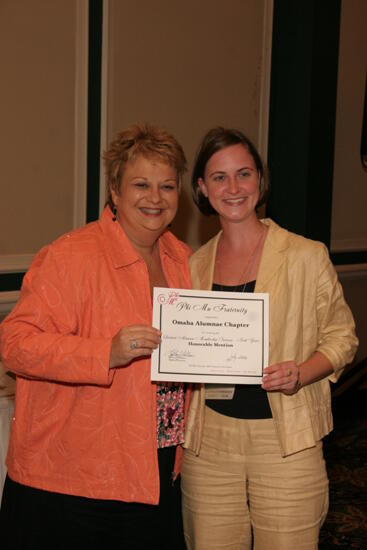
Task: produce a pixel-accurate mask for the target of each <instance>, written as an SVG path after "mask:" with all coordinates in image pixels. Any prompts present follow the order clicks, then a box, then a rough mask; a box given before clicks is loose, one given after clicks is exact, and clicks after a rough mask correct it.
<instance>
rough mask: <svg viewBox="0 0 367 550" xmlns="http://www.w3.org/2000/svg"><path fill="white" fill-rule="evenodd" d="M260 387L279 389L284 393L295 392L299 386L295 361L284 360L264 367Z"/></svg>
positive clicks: (270, 389) (272, 389)
mask: <svg viewBox="0 0 367 550" xmlns="http://www.w3.org/2000/svg"><path fill="white" fill-rule="evenodd" d="M261 387H262V388H263V389H264V390H266V391H281V392H282V393H284V394H285V395H293V394H294V393H297V391H298V390H299V389H300V387H301V381H300V377H299V368H298V365H297V363H296V362H295V361H284V362H283V363H274V365H270V366H269V367H266V368H265V369H264V376H263V382H262V385H261Z"/></svg>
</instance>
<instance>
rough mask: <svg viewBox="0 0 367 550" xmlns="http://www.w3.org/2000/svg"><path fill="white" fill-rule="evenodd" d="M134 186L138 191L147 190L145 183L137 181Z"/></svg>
mask: <svg viewBox="0 0 367 550" xmlns="http://www.w3.org/2000/svg"><path fill="white" fill-rule="evenodd" d="M134 186H135V187H137V188H138V189H147V188H148V184H147V182H146V181H137V182H135V183H134Z"/></svg>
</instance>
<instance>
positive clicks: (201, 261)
mask: <svg viewBox="0 0 367 550" xmlns="http://www.w3.org/2000/svg"><path fill="white" fill-rule="evenodd" d="M260 221H261V223H263V224H265V225H266V226H267V227H268V228H269V230H268V234H267V236H266V240H265V243H264V248H263V252H262V256H261V261H260V266H259V271H258V274H257V278H256V288H255V291H256V292H266V290H265V289H266V287H267V285H268V283H269V281H270V280H271V279H272V278H273V277H275V276H276V274H277V272H278V270H279V269H280V267H281V266H282V264H283V262H284V260H285V255H284V251H285V250H286V249H287V248H288V246H289V233H288V231H286V230H285V229H283V228H281V227H279V225H277V224H276V223H275V222H273V221H272V220H271V219H270V218H266V219H263V220H260ZM221 234H222V231H219V233H218V234H217V235H215V237H213V238H212V239H210V241H208V242H207V243H206V244H204V245H203V246H202V247H201V248H200V249H199V250H198V251H197V252H196V253H195V254H194V256H193V258H192V262H190V264H191V265H195V269H194V270H193V273H192V276H193V281H192V282H193V287H194V288H198V286H197V285H200V288H203V289H206V290H210V289H211V288H212V284H213V276H214V264H215V257H216V253H217V247H218V243H219V239H220V237H221ZM196 279H197V280H196Z"/></svg>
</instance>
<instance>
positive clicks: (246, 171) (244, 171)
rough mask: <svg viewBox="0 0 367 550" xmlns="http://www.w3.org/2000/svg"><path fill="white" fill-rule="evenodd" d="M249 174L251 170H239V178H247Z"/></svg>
mask: <svg viewBox="0 0 367 550" xmlns="http://www.w3.org/2000/svg"><path fill="white" fill-rule="evenodd" d="M249 176H251V172H250V171H249V170H241V172H240V173H239V177H240V178H248V177H249Z"/></svg>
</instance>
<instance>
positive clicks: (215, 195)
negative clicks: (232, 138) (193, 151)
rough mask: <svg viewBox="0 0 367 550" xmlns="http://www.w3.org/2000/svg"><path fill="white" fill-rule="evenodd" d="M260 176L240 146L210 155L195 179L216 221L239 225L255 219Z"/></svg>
mask: <svg viewBox="0 0 367 550" xmlns="http://www.w3.org/2000/svg"><path fill="white" fill-rule="evenodd" d="M259 181H260V175H259V172H258V170H257V168H256V164H255V161H254V159H253V157H252V156H251V154H250V153H249V152H248V150H247V149H246V148H245V147H244V146H243V145H242V144H237V145H231V146H229V147H226V148H224V149H221V150H220V151H218V152H217V153H214V155H213V156H212V157H210V159H209V160H208V162H207V164H206V166H205V174H204V179H202V178H199V180H198V184H199V186H200V189H201V192H202V193H203V194H204V195H205V196H206V197H207V198H208V199H209V202H210V204H211V205H212V207H213V208H214V209H215V210H216V211H217V212H218V214H219V216H220V218H221V219H222V221H223V220H228V221H235V222H241V221H245V220H246V219H256V211H255V208H256V205H257V203H258V200H259Z"/></svg>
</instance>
